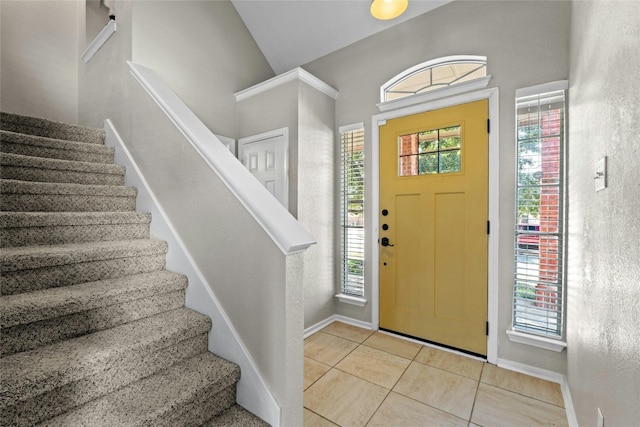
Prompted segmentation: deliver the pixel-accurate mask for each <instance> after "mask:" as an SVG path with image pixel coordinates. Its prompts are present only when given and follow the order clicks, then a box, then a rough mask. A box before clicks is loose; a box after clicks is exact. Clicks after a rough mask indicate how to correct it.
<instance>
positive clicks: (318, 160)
mask: <svg viewBox="0 0 640 427" xmlns="http://www.w3.org/2000/svg"><path fill="white" fill-rule="evenodd" d="M275 107H277V108H275ZM238 116H239V117H238V120H239V123H240V130H239V136H240V137H241V138H242V137H248V136H252V135H256V134H260V133H263V132H267V131H271V130H274V129H279V128H283V127H287V128H288V129H289V211H290V212H291V213H292V214H293V215H294V216H296V217H297V218H298V220H299V221H300V223H301V224H302V225H303V226H304V227H305V229H306V230H307V231H308V232H309V233H311V235H312V236H313V237H314V238H315V239H316V241H317V244H315V245H313V246H311V247H310V248H309V249H308V250H307V251H306V252H305V254H304V259H305V270H304V276H303V280H302V281H301V284H303V286H304V313H305V314H304V326H305V328H308V327H310V326H313V325H314V324H316V323H318V322H321V321H323V320H325V319H327V318H328V317H330V316H332V315H333V314H334V310H335V305H334V301H333V295H334V294H335V293H336V285H335V268H334V265H335V251H334V247H335V246H334V245H335V221H334V205H335V187H334V185H335V169H334V167H335V155H336V151H335V143H334V123H335V100H334V99H332V98H330V97H329V96H327V95H325V94H323V93H321V92H319V91H318V90H316V89H314V88H312V87H311V86H309V85H308V84H306V83H304V82H301V81H300V80H298V79H295V80H292V81H289V82H286V83H283V84H281V85H279V86H277V87H274V88H272V89H270V90H268V91H265V92H261V93H258V94H256V95H254V96H252V97H250V98H247V99H244V100H242V101H240V102H239V104H238Z"/></svg>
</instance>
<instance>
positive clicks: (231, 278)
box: [80, 1, 303, 425]
mask: <svg viewBox="0 0 640 427" xmlns="http://www.w3.org/2000/svg"><path fill="white" fill-rule="evenodd" d="M214 3H215V5H218V4H219V3H218V2H214ZM227 6H228V8H227V9H226V10H228V11H229V13H231V12H233V13H235V11H234V9H233V8H232V7H231V6H230V4H227ZM138 7H141V9H140V10H138ZM147 7H148V5H147V4H146V3H145V2H128V1H123V2H119V3H117V6H116V10H117V12H118V30H117V31H116V33H115V34H114V35H113V36H112V37H111V38H110V39H109V41H108V42H107V43H106V44H105V45H104V46H103V47H102V49H100V51H99V52H98V53H97V54H96V56H94V58H93V59H92V60H91V61H90V62H89V63H88V64H86V65H83V66H82V67H81V69H80V73H81V81H82V85H81V88H80V95H81V106H82V109H81V112H82V113H81V117H82V122H83V123H86V124H90V125H94V126H101V125H102V121H103V120H104V119H105V118H109V119H111V120H112V122H113V123H114V125H115V127H116V129H117V130H118V131H119V132H120V135H121V136H122V138H123V140H124V142H125V144H126V145H127V148H128V149H129V151H130V152H131V154H132V156H133V158H134V159H135V161H136V162H137V164H138V167H139V168H140V170H141V172H142V174H143V176H144V177H145V179H146V180H147V182H148V183H149V185H150V187H151V190H152V191H153V192H154V194H155V196H156V197H157V199H158V201H159V203H160V205H161V206H162V208H163V209H164V211H165V212H166V214H167V216H168V218H169V220H170V221H171V223H172V225H173V226H174V228H175V229H176V231H177V232H178V234H179V235H180V238H181V239H182V241H183V242H184V244H185V246H186V248H187V250H188V251H189V253H190V254H191V256H192V257H193V259H194V261H195V263H196V265H197V266H198V268H199V269H200V271H201V273H202V275H203V277H204V278H205V280H206V281H207V282H208V283H209V285H211V288H212V290H213V292H214V294H215V295H216V297H217V298H218V300H219V301H220V302H221V305H222V306H223V307H224V310H225V311H226V314H227V315H228V317H229V319H230V320H231V323H232V324H233V327H234V328H235V330H236V331H237V333H238V335H239V336H240V338H241V339H242V341H243V343H244V345H245V346H246V348H247V349H248V350H249V353H250V354H251V356H252V357H253V360H254V361H255V363H256V366H257V368H258V370H259V371H260V372H261V373H262V375H263V376H264V379H265V381H266V383H267V384H268V385H269V387H270V389H271V391H272V392H273V394H274V396H275V398H276V399H277V400H278V401H279V403H280V404H281V405H283V407H284V411H283V417H284V418H285V419H286V418H289V417H291V416H292V415H291V414H292V413H295V414H298V413H299V418H301V417H302V409H301V408H302V404H301V393H299V396H298V395H294V394H293V392H291V391H290V390H289V387H290V384H289V382H291V381H292V378H293V379H300V382H301V378H302V346H301V345H300V343H301V341H302V328H303V307H302V304H298V303H297V302H298V301H301V300H302V298H303V292H302V289H301V288H300V287H297V286H295V284H294V283H290V279H291V277H290V276H293V277H299V276H296V275H301V274H302V271H301V269H300V266H301V263H300V262H297V261H296V260H291V259H289V258H285V257H284V255H283V254H282V252H281V251H280V250H279V249H278V248H277V247H276V246H275V244H274V243H273V241H272V240H271V239H270V238H269V237H268V236H267V234H266V233H265V232H264V231H263V230H262V228H260V227H259V226H258V225H257V223H256V222H255V220H253V218H251V217H250V215H249V214H248V213H247V212H246V210H245V209H244V208H243V207H242V206H241V204H240V202H239V201H237V200H236V199H235V197H234V196H233V195H232V194H231V193H230V191H229V190H228V189H227V188H226V187H225V186H224V185H223V184H222V183H221V181H220V180H219V179H218V178H217V176H216V175H215V173H214V172H213V171H211V169H209V167H208V166H207V165H206V164H205V162H204V161H203V160H202V159H201V158H200V157H199V156H198V155H197V154H196V153H195V152H194V150H193V148H192V147H191V146H190V145H189V144H188V142H187V141H186V140H185V139H184V137H183V136H182V135H181V134H180V133H179V132H178V131H177V130H176V129H175V127H174V126H173V125H172V124H171V123H170V122H169V120H168V119H167V118H166V117H165V116H164V113H162V112H161V110H160V109H159V107H158V106H157V105H156V104H155V103H154V102H153V101H152V100H151V99H150V98H149V96H148V95H147V93H146V92H145V91H144V89H143V88H142V87H141V86H139V84H138V83H137V82H136V81H135V80H134V79H133V77H132V76H131V75H130V74H129V71H128V67H127V65H126V60H128V59H131V55H132V46H133V45H134V44H135V42H134V37H133V34H134V33H135V31H136V27H135V22H137V20H136V19H134V18H133V17H134V16H135V15H136V14H144V13H147ZM192 11H193V12H194V13H199V12H200V11H199V9H198V8H197V7H196V8H194V9H192ZM215 16H216V17H218V18H220V19H223V18H224V15H220V14H217V15H215ZM229 19H231V18H229ZM174 25H179V26H181V28H180V30H181V31H184V32H189V31H190V30H193V29H192V28H191V26H190V21H189V19H186V18H184V19H183V20H181V21H177V22H175V23H174ZM211 25H215V19H213V18H212V24H211ZM235 31H237V32H238V33H243V32H245V31H246V29H245V28H244V27H235ZM241 35H242V34H239V36H238V37H230V38H229V40H232V41H236V42H237V44H235V45H234V48H235V49H237V50H239V51H244V49H245V47H247V49H248V51H250V50H251V46H245V45H244V44H243V43H242V42H241V41H242V40H243V39H244V38H243V37H241ZM203 37H204V36H203ZM201 43H202V45H204V46H210V45H215V44H216V43H217V42H216V41H213V40H211V41H208V40H206V38H204V39H203V40H201ZM226 43H229V41H227V42H226ZM253 62H254V59H251V60H250V61H248V63H253ZM265 64H266V62H265ZM269 70H270V69H268V68H266V67H264V68H262V69H256V70H255V75H254V76H253V78H254V81H251V83H250V84H255V83H258V82H259V81H260V80H261V79H262V76H263V75H264V74H268V73H269V72H270V71H269ZM183 78H184V79H185V80H189V81H191V82H192V84H193V85H194V86H197V85H198V82H197V81H195V80H192V79H191V77H190V76H189V75H185V76H184V77H183ZM217 84H220V85H226V84H230V83H228V82H226V81H222V82H218V83H217ZM234 85H237V83H234ZM221 90H222V88H221ZM208 91H211V92H212V93H211V94H209V93H208ZM201 95H202V96H203V97H209V96H215V90H214V88H212V89H207V90H203V92H202V94H201ZM234 102H235V101H234ZM170 250H171V249H170ZM291 270H293V272H292V271H291ZM285 273H286V274H285ZM188 292H189V290H188ZM287 301H294V302H295V304H290V305H287V303H286V302H287ZM211 333H212V334H216V333H217V329H216V325H213V329H212V332H211ZM292 337H293V338H292ZM296 339H297V341H296ZM294 344H297V347H295V346H294ZM296 348H297V350H296ZM213 350H214V352H215V349H213ZM292 399H293V400H292ZM296 399H297V400H296ZM298 400H299V403H300V405H299V406H300V407H299V408H297V407H293V408H292V407H288V406H287V405H290V404H291V402H292V401H293V402H297V401H298ZM295 416H298V415H294V418H295ZM295 424H296V422H290V423H289V425H295Z"/></svg>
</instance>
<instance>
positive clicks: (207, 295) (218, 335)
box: [104, 120, 280, 426]
mask: <svg viewBox="0 0 640 427" xmlns="http://www.w3.org/2000/svg"><path fill="white" fill-rule="evenodd" d="M104 127H105V132H106V139H105V145H107V146H110V147H115V148H116V163H117V164H119V165H121V166H125V167H126V170H127V174H126V176H125V183H126V185H130V186H134V187H136V188H137V189H138V197H137V199H136V205H137V208H138V209H139V210H140V211H143V212H150V213H151V216H152V222H151V231H152V234H153V235H154V236H157V237H158V238H160V239H162V240H165V241H167V242H168V244H169V252H168V254H167V269H169V270H172V271H175V272H178V273H180V274H184V275H185V276H187V277H188V278H189V286H188V287H187V295H186V303H185V305H186V306H187V307H189V308H191V309H193V310H195V311H198V312H200V313H202V314H204V315H206V316H209V317H210V318H211V321H212V323H213V324H214V325H215V333H210V334H209V344H208V348H209V351H211V352H212V353H215V354H217V355H218V356H220V357H223V358H225V359H227V360H230V361H232V362H234V363H236V364H238V365H239V366H240V370H241V373H242V374H241V378H240V381H239V382H238V385H237V396H236V398H237V402H238V403H239V404H240V405H241V406H243V407H244V408H246V409H247V410H249V411H250V412H252V413H254V414H256V415H257V416H259V417H260V418H262V419H263V420H265V421H266V422H268V423H269V424H271V425H272V426H279V425H280V405H279V404H278V403H277V401H276V400H275V398H274V397H273V395H272V394H271V392H270V391H269V387H268V386H267V384H266V383H265V381H264V379H263V378H262V376H261V375H260V372H259V371H258V368H257V366H256V364H255V362H254V361H253V358H252V357H251V355H250V354H249V352H248V350H247V348H246V347H245V346H244V344H243V343H242V340H241V339H240V337H239V336H238V334H237V332H236V330H235V329H234V327H233V325H232V324H231V322H230V321H229V318H228V317H227V315H226V313H225V311H224V309H223V308H222V306H221V305H220V302H219V301H218V299H217V298H216V296H215V294H214V293H213V291H212V289H211V287H210V286H209V285H208V284H207V281H206V279H205V278H204V277H203V275H202V273H201V272H200V270H199V269H198V267H197V266H196V264H195V262H194V261H193V258H192V257H191V255H190V254H189V251H188V250H187V249H186V247H185V245H184V243H183V242H182V240H181V239H180V237H179V236H178V234H177V232H176V230H175V229H174V227H173V225H172V224H171V221H170V220H169V218H168V217H167V216H166V214H165V212H164V210H163V209H162V206H160V204H159V203H158V201H157V199H156V198H155V195H154V194H153V192H152V191H151V189H150V187H149V185H148V183H147V181H146V180H145V178H144V177H143V176H142V174H141V172H140V169H139V168H138V166H137V164H136V162H135V161H134V159H133V158H132V157H131V154H130V153H129V150H128V149H127V147H126V145H125V144H124V141H122V139H121V138H120V135H119V134H118V132H117V130H116V129H115V127H114V126H113V123H111V121H110V120H105V126H104Z"/></svg>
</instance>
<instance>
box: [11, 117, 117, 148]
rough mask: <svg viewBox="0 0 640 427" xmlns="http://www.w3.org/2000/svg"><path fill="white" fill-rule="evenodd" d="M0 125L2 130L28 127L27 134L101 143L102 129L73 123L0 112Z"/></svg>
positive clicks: (102, 139)
mask: <svg viewBox="0 0 640 427" xmlns="http://www.w3.org/2000/svg"><path fill="white" fill-rule="evenodd" d="M0 125H1V127H2V129H3V130H11V129H13V128H16V127H17V128H20V129H22V130H21V132H22V131H24V128H29V131H28V132H27V131H25V133H26V134H27V135H37V136H51V135H53V136H55V137H56V138H60V139H66V140H71V141H77V142H83V143H85V144H103V143H104V134H105V132H104V129H99V128H92V127H89V126H82V125H74V124H70V123H63V122H58V121H55V120H49V119H43V118H39V117H32V116H25V115H21V114H14V113H6V112H0Z"/></svg>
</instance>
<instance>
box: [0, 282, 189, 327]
mask: <svg viewBox="0 0 640 427" xmlns="http://www.w3.org/2000/svg"><path fill="white" fill-rule="evenodd" d="M186 287H187V279H186V277H185V276H182V275H180V274H176V273H172V272H169V271H167V270H160V271H155V272H151V273H143V274H136V275H132V276H125V277H120V278H115V279H106V280H99V281H96V282H86V283H81V284H78V285H72V286H63V287H60V288H50V289H43V290H39V291H33V292H28V293H22V294H16V295H6V296H2V297H0V307H2V311H1V312H0V328H8V327H12V326H16V325H23V324H27V323H32V322H37V321H40V320H44V319H49V318H55V317H60V316H66V315H69V314H72V313H78V312H83V311H87V310H92V309H95V308H98V307H103V306H105V305H113V304H117V303H122V302H125V301H130V300H135V299H139V298H143V297H148V296H153V295H158V294H162V293H166V292H172V291H176V290H179V289H185V288H186Z"/></svg>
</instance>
